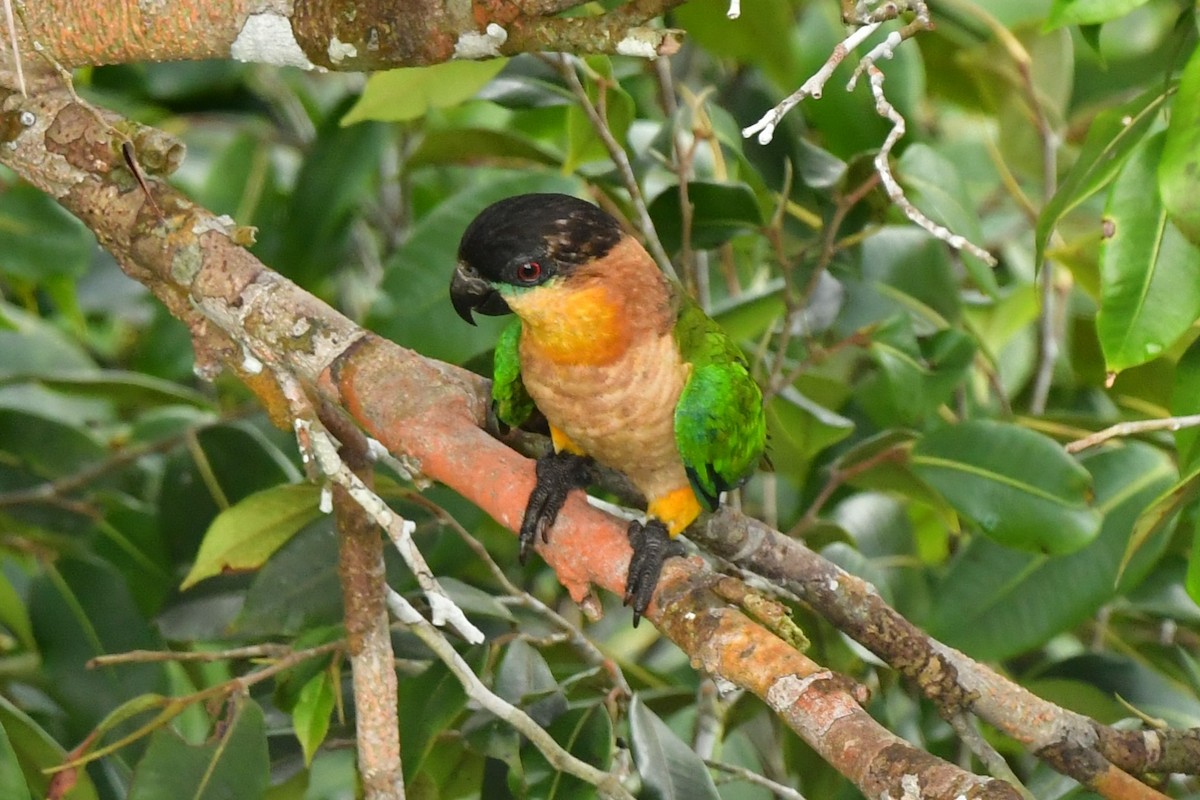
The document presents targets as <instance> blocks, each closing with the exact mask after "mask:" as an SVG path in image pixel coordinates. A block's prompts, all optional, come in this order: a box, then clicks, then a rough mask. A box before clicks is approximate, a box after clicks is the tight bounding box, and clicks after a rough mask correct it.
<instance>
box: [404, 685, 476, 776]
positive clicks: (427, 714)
mask: <svg viewBox="0 0 1200 800" xmlns="http://www.w3.org/2000/svg"><path fill="white" fill-rule="evenodd" d="M466 705H467V695H466V692H465V691H464V690H463V687H462V684H461V683H460V682H459V680H458V679H457V678H456V677H454V674H453V673H451V672H450V670H449V669H447V668H446V667H445V666H444V665H443V664H442V663H441V662H438V661H435V662H434V663H433V664H430V665H429V667H427V668H426V669H425V671H424V672H422V673H421V674H420V675H416V676H413V677H409V678H406V679H405V680H403V681H401V682H400V708H401V709H413V708H420V709H421V713H420V714H409V713H401V714H400V745H401V750H402V751H403V753H404V759H403V761H404V775H405V779H406V780H407V781H412V780H413V778H414V776H416V775H417V774H418V773H419V772H420V771H421V767H422V764H423V762H424V761H425V758H426V757H427V756H429V754H430V751H431V750H433V749H434V746H435V745H436V744H437V740H438V736H440V735H441V734H442V732H443V731H445V730H446V729H447V728H449V727H450V725H451V724H453V722H454V720H456V719H457V718H458V717H459V715H460V714H461V713H462V711H463V709H464V708H466Z"/></svg>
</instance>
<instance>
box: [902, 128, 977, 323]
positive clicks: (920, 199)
mask: <svg viewBox="0 0 1200 800" xmlns="http://www.w3.org/2000/svg"><path fill="white" fill-rule="evenodd" d="M896 171H897V177H898V178H899V179H900V180H901V182H902V183H904V185H905V187H906V188H907V189H908V192H909V199H910V200H911V201H912V202H913V204H914V205H916V206H917V208H919V209H921V210H922V211H924V212H925V214H926V215H927V216H929V217H930V219H932V220H933V221H934V222H939V223H941V224H943V225H945V226H946V227H947V228H949V229H950V230H952V231H954V232H955V233H956V234H958V235H959V236H964V237H966V238H967V239H969V240H970V241H972V242H974V243H975V244H977V245H979V246H981V247H982V246H983V244H984V242H983V230H982V229H981V228H980V225H979V215H978V213H977V212H976V211H975V210H974V208H972V206H971V202H970V199H969V198H968V195H967V191H966V187H965V186H964V185H963V179H962V177H961V175H960V174H959V171H958V169H957V168H956V167H955V166H954V164H953V163H952V162H951V161H950V160H949V159H947V158H946V157H944V156H942V155H941V154H940V153H938V152H936V151H935V150H933V149H932V148H930V147H929V146H927V145H923V144H914V145H912V146H911V147H908V148H906V149H905V151H904V155H903V156H901V157H900V161H899V163H898V164H897V170H896ZM918 234H919V232H914V234H910V236H912V237H913V238H914V239H916V238H919V236H918ZM927 246H929V247H937V248H940V249H942V251H943V252H942V254H941V259H942V260H945V259H946V256H945V253H944V250H945V245H944V244H941V243H940V242H937V241H936V240H932V242H931V243H927ZM961 258H962V263H963V265H964V266H965V267H966V268H967V272H968V273H969V274H970V276H971V280H972V282H973V283H974V284H975V286H976V288H978V289H979V290H980V291H982V292H985V293H986V294H988V295H990V296H992V297H995V296H996V295H997V293H998V292H999V286H998V285H997V283H996V276H995V274H993V272H992V268H991V267H989V266H988V265H987V264H985V263H984V262H983V261H981V260H980V259H979V258H977V257H976V256H973V255H971V254H970V253H965V252H964V253H962V254H961ZM935 263H936V262H935ZM952 297H953V295H950V296H949V297H946V298H945V300H946V301H947V302H948V301H949V300H950V298H952Z"/></svg>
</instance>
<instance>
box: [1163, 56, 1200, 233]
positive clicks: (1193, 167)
mask: <svg viewBox="0 0 1200 800" xmlns="http://www.w3.org/2000/svg"><path fill="white" fill-rule="evenodd" d="M1179 96H1180V97H1181V98H1182V100H1181V101H1179V102H1176V103H1175V105H1174V107H1173V108H1172V109H1171V121H1170V123H1169V124H1168V125H1167V140H1166V143H1165V144H1164V145H1163V150H1162V159H1161V160H1160V161H1159V162H1158V188H1159V192H1160V193H1161V194H1162V201H1163V206H1164V207H1165V208H1166V209H1167V215H1168V217H1169V218H1170V220H1171V222H1173V223H1174V224H1175V227H1177V228H1178V229H1179V230H1180V232H1181V233H1183V235H1184V236H1186V237H1187V238H1188V241H1190V242H1191V243H1192V244H1194V245H1200V103H1198V102H1196V98H1198V97H1200V48H1197V49H1196V50H1195V51H1194V52H1193V53H1192V57H1191V58H1190V59H1188V63H1187V67H1185V68H1184V70H1183V76H1182V78H1181V79H1180V82H1179Z"/></svg>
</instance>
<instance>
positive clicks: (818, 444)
mask: <svg viewBox="0 0 1200 800" xmlns="http://www.w3.org/2000/svg"><path fill="white" fill-rule="evenodd" d="M767 432H768V448H769V453H770V456H771V460H772V463H773V464H774V466H775V471H776V472H778V473H781V474H785V475H787V476H788V477H789V478H790V479H792V480H794V481H796V482H798V483H800V482H803V480H804V478H805V476H806V475H807V473H808V466H809V464H810V463H811V462H812V460H813V458H814V457H815V456H816V455H817V454H818V453H820V452H821V451H822V450H824V449H825V448H826V447H829V446H830V445H833V444H836V443H837V442H840V441H842V440H843V439H845V438H846V437H847V436H849V435H850V434H851V433H853V432H854V423H853V422H852V421H851V420H849V419H846V418H845V417H843V416H841V415H840V414H837V413H835V412H833V411H830V410H829V409H828V408H825V407H824V406H822V405H820V404H818V403H815V402H813V401H812V400H810V399H809V398H807V397H805V396H804V395H803V394H801V393H800V391H799V390H797V389H796V388H795V387H792V386H785V387H784V388H783V390H782V391H780V392H779V393H778V394H776V395H775V396H774V397H772V398H771V400H770V402H769V403H768V404H767Z"/></svg>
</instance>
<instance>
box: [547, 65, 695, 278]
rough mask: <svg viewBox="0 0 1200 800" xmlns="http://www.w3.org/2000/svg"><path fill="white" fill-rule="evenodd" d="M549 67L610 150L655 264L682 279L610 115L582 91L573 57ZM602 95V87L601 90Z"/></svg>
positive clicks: (674, 276) (610, 156)
mask: <svg viewBox="0 0 1200 800" xmlns="http://www.w3.org/2000/svg"><path fill="white" fill-rule="evenodd" d="M547 58H548V60H549V61H550V63H551V64H552V65H553V66H554V68H555V69H557V70H558V72H559V74H560V75H562V77H563V80H564V81H566V83H567V88H569V89H570V90H571V92H572V94H574V95H575V99H576V100H578V101H579V105H580V107H581V108H582V109H583V112H584V113H585V114H586V115H587V118H588V121H589V122H591V123H592V128H593V130H595V131H596V135H597V136H599V137H600V141H601V142H603V143H604V148H605V149H606V150H608V156H609V158H611V159H612V162H613V164H614V165H616V167H617V171H618V172H619V173H620V174H621V181H622V182H623V183H624V184H625V191H627V192H629V200H630V202H632V203H633V208H634V210H635V211H636V212H637V216H638V227H639V228H641V231H642V236H644V237H645V238H646V249H647V250H649V251H650V254H651V255H653V256H654V260H655V261H657V262H658V266H659V268H660V269H662V271H663V272H665V273H666V274H667V275H669V276H670V277H671V278H674V279H675V280H678V279H679V276H678V275H676V274H675V267H674V266H673V265H672V264H671V259H670V257H668V256H667V251H666V250H664V249H663V246H662V242H661V241H659V238H658V232H657V231H656V230H655V229H654V221H653V220H652V219H650V211H649V209H648V208H647V207H646V198H645V197H644V196H643V195H642V189H641V186H640V185H639V184H638V180H637V175H635V174H634V172H633V164H631V163H630V162H629V154H628V153H626V152H625V148H624V147H623V146H622V145H621V143H620V142H618V141H617V140H616V138H615V137H614V136H613V134H612V129H611V128H609V126H608V118H607V115H606V114H605V113H604V112H603V111H602V109H600V108H597V106H596V104H595V103H593V102H592V98H590V97H588V93H587V90H586V89H584V88H583V84H582V83H581V82H580V80H579V76H578V75H577V74H576V73H575V67H574V65H573V64H572V62H571V57H570V56H568V55H566V54H564V53H560V54H559V55H558V56H549V57H547ZM601 91H603V87H601Z"/></svg>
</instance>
